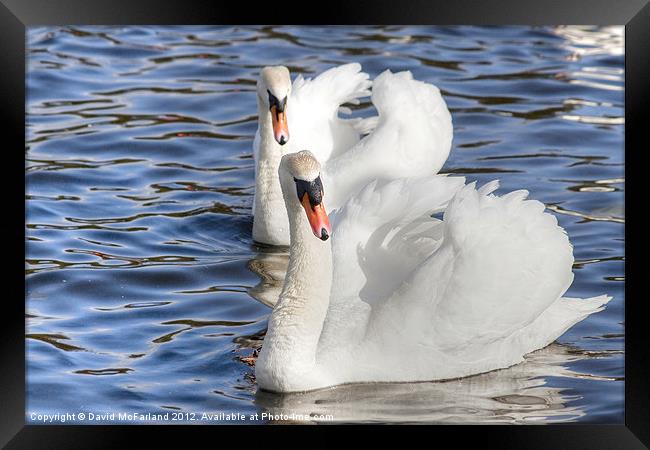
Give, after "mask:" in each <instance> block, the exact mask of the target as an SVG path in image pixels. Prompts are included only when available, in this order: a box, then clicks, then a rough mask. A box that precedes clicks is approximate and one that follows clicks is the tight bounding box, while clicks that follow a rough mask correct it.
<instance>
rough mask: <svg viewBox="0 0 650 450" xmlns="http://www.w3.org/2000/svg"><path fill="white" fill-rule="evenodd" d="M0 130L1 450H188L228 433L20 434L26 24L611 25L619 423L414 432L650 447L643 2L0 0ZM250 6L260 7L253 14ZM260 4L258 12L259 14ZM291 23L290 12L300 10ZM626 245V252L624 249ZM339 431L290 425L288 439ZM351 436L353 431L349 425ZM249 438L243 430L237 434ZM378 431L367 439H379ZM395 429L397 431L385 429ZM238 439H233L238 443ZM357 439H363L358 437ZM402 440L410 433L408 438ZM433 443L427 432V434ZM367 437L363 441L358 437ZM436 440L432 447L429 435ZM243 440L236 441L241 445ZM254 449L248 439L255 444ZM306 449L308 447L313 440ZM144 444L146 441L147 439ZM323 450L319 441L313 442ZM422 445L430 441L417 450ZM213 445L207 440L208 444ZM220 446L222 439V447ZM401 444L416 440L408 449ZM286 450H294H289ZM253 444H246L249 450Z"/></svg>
mask: <svg viewBox="0 0 650 450" xmlns="http://www.w3.org/2000/svg"><path fill="white" fill-rule="evenodd" d="M0 3H1V4H0V58H1V61H2V62H1V63H0V68H2V72H1V76H0V80H1V81H0V92H1V94H0V98H2V100H3V103H2V106H3V107H2V108H0V124H1V125H0V126H2V130H3V133H2V138H3V139H2V140H3V142H4V143H5V146H6V147H5V149H6V151H5V152H4V154H3V157H4V161H3V162H4V163H5V164H6V165H7V167H5V170H4V175H5V176H4V177H3V178H4V179H3V183H4V184H5V186H4V188H5V189H4V192H5V194H6V195H5V196H3V198H2V203H3V206H4V207H5V208H8V213H5V216H6V217H5V220H3V221H1V222H0V230H1V232H2V238H3V239H2V242H3V244H4V245H3V246H4V247H5V248H6V249H7V251H6V252H5V260H4V262H5V263H6V264H4V266H5V269H4V271H3V272H4V274H5V275H6V277H5V279H6V280H7V281H8V283H7V284H6V286H7V287H9V290H5V295H4V296H3V297H4V301H3V303H2V312H3V318H4V320H3V322H2V326H0V334H1V338H0V345H1V347H2V364H1V365H0V385H1V386H2V389H1V390H2V397H1V398H0V405H2V410H3V416H2V420H1V421H0V444H1V445H5V444H6V445H7V448H43V447H45V448H66V449H73V448H120V447H127V446H129V443H131V444H132V443H133V439H134V438H135V436H136V435H139V434H141V433H143V432H146V433H149V434H153V435H154V437H156V438H157V439H165V440H167V439H169V438H170V437H171V436H172V434H174V435H175V434H177V433H180V434H183V435H186V436H183V438H186V437H189V439H183V440H184V441H185V442H186V444H189V445H192V443H193V442H199V441H200V440H201V439H202V438H206V435H207V434H208V433H211V432H214V431H215V429H216V431H217V432H218V433H220V435H222V433H223V432H224V431H225V430H226V429H230V430H232V427H228V426H225V427H224V426H220V427H206V426H202V427H189V426H146V427H138V426H66V425H57V426H37V425H26V424H25V316H24V314H25V310H24V303H23V302H22V301H21V300H20V299H21V298H24V293H25V285H24V279H25V278H24V253H25V244H24V243H25V229H24V218H25V200H24V199H25V191H24V187H25V184H24V183H25V178H24V174H25V171H24V164H25V161H24V156H22V155H21V152H19V147H21V146H22V147H23V148H24V146H25V130H24V128H25V62H26V59H25V56H26V55H25V42H26V38H25V31H26V30H25V29H26V27H28V26H35V25H60V24H107V25H108V24H187V25H190V24H211V23H214V24H235V23H246V24H251V23H265V24H280V23H282V24H389V23H390V24H412V25H421V24H476V25H501V24H531V25H548V24H572V25H574V24H575V25H579V24H611V25H625V160H626V167H625V173H626V175H625V176H626V184H627V186H626V194H625V204H626V205H627V206H628V207H627V208H626V218H627V219H626V227H625V234H626V236H625V242H626V245H625V258H626V283H625V292H626V305H625V328H626V337H625V424H624V425H595V424H594V425H591V424H564V425H545V426H507V427H504V426H501V427H494V426H460V427H459V426H440V425H438V426H436V428H435V430H428V429H426V428H428V427H425V428H422V427H418V428H419V429H418V430H417V431H419V432H424V433H427V435H428V439H430V440H431V439H435V442H444V441H445V440H446V439H452V441H450V442H453V443H454V445H458V444H461V445H462V444H464V443H466V442H467V441H468V440H470V439H472V440H474V439H478V441H477V442H479V443H480V445H486V444H487V445H489V446H495V447H498V448H503V447H512V448H526V449H536V448H539V449H549V448H553V449H558V448H571V449H580V448H589V449H596V448H625V449H634V448H647V447H646V446H650V427H648V426H647V424H648V422H649V419H650V406H649V403H650V394H649V392H648V385H649V382H648V380H649V379H650V364H648V361H650V355H649V353H650V352H649V350H648V349H649V347H650V346H649V345H648V338H647V335H646V334H645V333H644V331H645V330H644V328H645V326H647V325H646V323H645V322H646V316H645V315H644V314H642V312H641V308H642V305H643V302H644V300H645V298H644V296H641V295H640V292H641V290H640V289H641V288H640V287H639V279H640V278H641V275H640V274H639V272H640V271H641V270H643V266H642V264H643V262H642V259H641V258H642V257H641V255H640V245H638V244H637V242H638V241H637V239H636V236H637V235H640V233H636V232H635V231H636V230H638V229H639V224H640V223H642V222H643V221H644V219H643V218H642V217H641V216H642V214H643V213H642V211H643V210H642V209H641V208H636V202H635V197H636V196H637V195H638V196H639V199H640V197H641V196H642V195H644V192H645V190H644V189H643V186H642V185H641V180H642V178H641V177H642V175H641V174H640V173H635V172H640V170H641V167H642V166H641V164H640V163H637V162H636V161H635V159H637V158H640V157H641V155H642V154H643V153H644V152H645V151H646V147H647V142H644V128H645V127H647V125H646V123H645V121H646V120H647V116H646V115H645V114H644V112H645V109H644V108H645V106H646V105H648V104H650V58H649V57H648V56H649V55H650V2H649V1H648V0H625V1H615V2H614V1H611V0H562V1H557V0H552V1H531V0H526V1H523V0H519V1H513V0H508V1H481V2H479V1H472V0H455V1H453V2H449V1H447V2H432V1H426V0H417V1H416V0H405V1H402V2H391V1H389V0H381V1H379V0H375V1H368V0H366V1H356V2H345V1H340V0H336V1H335V0H329V1H328V2H323V3H317V2H311V3H309V4H307V2H295V3H291V2H288V1H284V2H282V3H277V2H276V3H270V2H266V3H260V4H256V3H244V2H220V1H217V0H211V1H200V0H185V1H184V2H182V3H174V2H172V1H163V0H155V1H154V0H131V1H129V2H119V1H116V0H114V1H108V0H83V1H82V0H49V1H48V0H1V1H0ZM259 5H262V6H261V7H260V6H259ZM264 5H266V7H264ZM303 8H304V12H303V13H302V15H297V14H296V13H295V11H303ZM628 243H629V245H628ZM255 428H256V431H264V432H265V434H266V433H268V434H269V435H273V436H278V437H280V438H281V439H286V437H284V434H280V435H278V434H277V432H278V430H282V431H280V433H284V432H286V431H289V430H287V427H286V426H279V427H255ZM332 428H337V427H315V428H314V427H292V429H291V430H290V431H298V430H299V431H302V432H304V431H305V430H308V432H309V433H312V432H314V431H310V430H315V429H318V430H319V431H318V432H320V433H322V432H323V430H331V429H332ZM355 428H356V427H355ZM246 430H248V428H247V429H246ZM386 430H387V429H386V428H382V429H381V431H375V430H374V429H373V430H372V431H371V433H372V434H374V435H375V436H381V435H382V434H383V433H384V432H385V431H386ZM393 430H394V428H393ZM241 431H242V430H239V431H236V432H237V433H240V434H241ZM355 431H361V432H363V430H355ZM409 433H410V431H409ZM432 433H435V434H432ZM364 434H365V433H364ZM434 436H435V437H434ZM248 439H250V438H244V441H243V444H242V445H245V443H246V442H250V441H248ZM255 439H257V438H255ZM312 439H313V438H312ZM148 442H152V441H148ZM321 442H323V443H324V441H321ZM424 442H427V441H424ZM215 443H216V442H215ZM219 443H221V441H220V442H219ZM406 443H407V445H408V444H411V443H413V444H412V445H415V442H414V441H411V440H409V441H406ZM294 444H296V443H295V442H294ZM253 445H255V444H253Z"/></svg>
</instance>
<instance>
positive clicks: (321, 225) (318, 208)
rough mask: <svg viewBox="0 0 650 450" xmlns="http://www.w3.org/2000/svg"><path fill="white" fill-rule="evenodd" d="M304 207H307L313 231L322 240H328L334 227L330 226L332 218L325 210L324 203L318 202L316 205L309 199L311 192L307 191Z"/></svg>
mask: <svg viewBox="0 0 650 450" xmlns="http://www.w3.org/2000/svg"><path fill="white" fill-rule="evenodd" d="M300 203H302V207H303V208H305V212H306V213H307V220H309V225H311V231H312V232H313V233H314V236H316V237H317V238H318V239H320V240H321V241H326V240H327V239H328V238H329V237H330V235H331V234H332V227H330V220H329V218H328V217H327V213H326V212H325V207H324V206H323V203H318V204H316V205H314V206H312V204H311V203H310V201H309V194H307V193H306V192H305V194H304V195H303V196H302V200H301V202H300Z"/></svg>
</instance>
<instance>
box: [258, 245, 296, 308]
mask: <svg viewBox="0 0 650 450" xmlns="http://www.w3.org/2000/svg"><path fill="white" fill-rule="evenodd" d="M288 265H289V254H288V251H286V250H285V251H282V250H275V251H273V250H267V251H262V252H259V253H257V254H256V255H255V257H254V258H253V259H251V260H250V261H249V262H248V268H249V269H250V270H251V271H252V272H254V273H255V274H257V276H259V277H260V282H259V283H257V284H256V285H255V286H253V287H252V288H250V289H249V290H248V294H249V295H250V296H251V297H253V298H254V299H256V300H257V301H259V302H261V303H263V304H265V305H266V306H270V307H273V305H275V304H276V303H277V301H278V298H279V296H280V292H281V291H282V285H283V284H284V276H285V274H286V273H287V266H288Z"/></svg>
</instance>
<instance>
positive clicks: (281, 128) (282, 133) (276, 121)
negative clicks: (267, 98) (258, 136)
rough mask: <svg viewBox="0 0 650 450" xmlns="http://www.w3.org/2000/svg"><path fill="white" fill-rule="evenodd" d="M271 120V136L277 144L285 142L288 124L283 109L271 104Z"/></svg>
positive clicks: (287, 137)
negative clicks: (280, 109)
mask: <svg viewBox="0 0 650 450" xmlns="http://www.w3.org/2000/svg"><path fill="white" fill-rule="evenodd" d="M271 120H272V121H273V137H275V140H276V141H277V142H278V144H280V145H284V144H286V143H287V142H288V141H289V125H288V124H287V114H286V112H285V111H284V109H283V110H282V111H279V110H278V107H277V106H276V105H273V106H271Z"/></svg>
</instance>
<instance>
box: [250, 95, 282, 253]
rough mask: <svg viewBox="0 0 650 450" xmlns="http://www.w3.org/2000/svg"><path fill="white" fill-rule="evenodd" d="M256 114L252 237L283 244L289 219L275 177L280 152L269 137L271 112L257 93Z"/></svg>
mask: <svg viewBox="0 0 650 450" xmlns="http://www.w3.org/2000/svg"><path fill="white" fill-rule="evenodd" d="M257 114H258V133H259V153H258V155H257V161H255V204H254V205H253V239H254V240H256V241H258V242H264V243H267V244H272V245H287V244H288V242H286V236H287V234H288V232H287V230H288V228H289V221H288V218H287V213H286V208H285V206H284V199H283V198H282V189H281V188H280V181H279V179H278V167H279V166H280V159H281V158H282V155H283V154H284V152H283V148H282V146H281V145H280V144H278V143H277V142H276V140H275V138H274V137H273V125H272V123H271V114H270V112H269V110H268V108H267V106H266V105H265V104H263V103H262V101H261V100H260V98H259V97H258V99H257ZM283 238H284V239H283Z"/></svg>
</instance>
